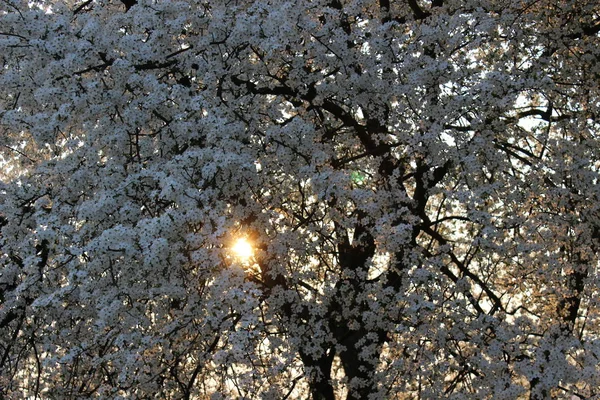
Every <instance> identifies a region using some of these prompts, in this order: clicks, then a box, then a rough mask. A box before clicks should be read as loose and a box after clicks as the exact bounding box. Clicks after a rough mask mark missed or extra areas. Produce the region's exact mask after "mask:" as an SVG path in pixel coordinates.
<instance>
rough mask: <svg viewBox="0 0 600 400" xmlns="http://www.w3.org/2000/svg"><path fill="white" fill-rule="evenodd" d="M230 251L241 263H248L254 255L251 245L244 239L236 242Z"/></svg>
mask: <svg viewBox="0 0 600 400" xmlns="http://www.w3.org/2000/svg"><path fill="white" fill-rule="evenodd" d="M231 250H232V251H233V254H234V255H235V256H236V257H238V258H239V259H240V260H241V261H248V260H249V259H250V258H251V257H252V256H253V255H254V249H253V248H252V245H251V244H250V242H249V241H248V240H246V239H244V238H240V239H238V240H236V241H235V243H234V244H233V247H232V248H231Z"/></svg>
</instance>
